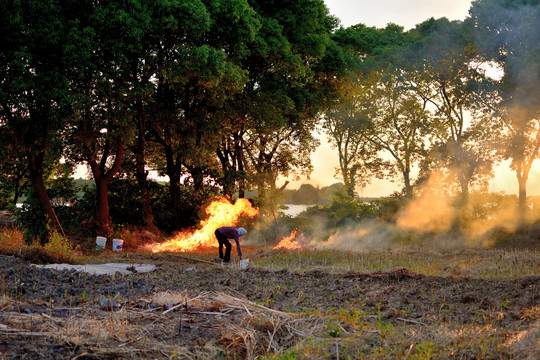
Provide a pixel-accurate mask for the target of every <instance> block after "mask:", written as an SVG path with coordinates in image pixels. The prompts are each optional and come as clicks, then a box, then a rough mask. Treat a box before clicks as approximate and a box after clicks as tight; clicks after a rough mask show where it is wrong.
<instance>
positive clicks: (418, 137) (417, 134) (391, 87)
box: [367, 67, 431, 196]
mask: <svg viewBox="0 0 540 360" xmlns="http://www.w3.org/2000/svg"><path fill="white" fill-rule="evenodd" d="M408 75H409V73H408V72H407V71H406V70H402V69H392V68H390V67H388V68H386V69H383V70H382V73H379V74H377V75H376V77H377V79H378V81H376V83H375V85H374V86H373V90H372V92H373V94H372V96H371V101H370V103H371V109H372V112H371V113H370V114H369V117H370V120H369V131H368V134H367V137H368V138H369V140H370V141H371V142H373V144H375V145H376V146H377V147H378V148H379V149H382V150H384V151H386V152H387V153H389V154H390V155H391V157H392V159H393V161H394V166H393V167H394V169H396V170H397V171H398V172H399V173H400V174H402V177H403V184H404V187H405V193H406V194H407V195H408V196H411V195H412V190H413V188H412V184H411V169H412V166H413V165H414V164H418V162H419V161H420V160H421V159H423V158H424V157H425V156H426V149H425V147H426V146H425V139H426V136H427V134H428V131H429V127H430V120H431V117H430V115H429V113H428V111H427V110H426V102H422V101H421V99H420V98H419V97H418V96H417V95H416V93H415V92H414V91H413V90H412V89H411V88H410V87H409V82H408V80H407V77H408Z"/></svg>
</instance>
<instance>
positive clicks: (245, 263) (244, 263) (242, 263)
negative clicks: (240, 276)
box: [240, 259, 249, 270]
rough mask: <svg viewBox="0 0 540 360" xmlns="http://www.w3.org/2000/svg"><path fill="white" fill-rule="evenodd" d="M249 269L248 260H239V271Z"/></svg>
mask: <svg viewBox="0 0 540 360" xmlns="http://www.w3.org/2000/svg"><path fill="white" fill-rule="evenodd" d="M248 267H249V259H245V260H244V259H242V260H240V269H242V270H246V269H247V268H248Z"/></svg>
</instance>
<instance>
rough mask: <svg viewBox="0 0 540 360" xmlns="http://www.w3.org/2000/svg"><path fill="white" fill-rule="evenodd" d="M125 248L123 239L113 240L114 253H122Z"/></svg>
mask: <svg viewBox="0 0 540 360" xmlns="http://www.w3.org/2000/svg"><path fill="white" fill-rule="evenodd" d="M123 246H124V240H122V239H113V241H112V250H113V251H122V247H123Z"/></svg>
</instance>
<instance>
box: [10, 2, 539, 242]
mask: <svg viewBox="0 0 540 360" xmlns="http://www.w3.org/2000/svg"><path fill="white" fill-rule="evenodd" d="M0 4H1V7H0V8H1V11H0V17H1V19H0V20H1V21H0V27H1V34H2V36H0V57H1V63H0V137H1V138H2V141H1V142H0V144H1V145H0V151H1V154H2V157H1V160H0V175H1V177H0V195H1V199H0V200H1V201H2V203H3V204H4V205H6V204H10V203H11V204H15V203H16V202H17V200H18V199H19V198H20V197H21V195H23V194H25V193H26V192H28V190H29V189H30V190H31V196H30V197H31V198H32V199H34V200H35V201H34V205H33V206H34V207H35V208H36V209H38V210H37V212H38V213H41V214H42V215H43V217H44V220H43V221H44V222H45V223H47V224H48V226H49V227H50V228H51V229H54V228H55V227H56V226H57V223H58V222H57V220H56V219H57V216H56V213H55V204H54V203H53V202H51V198H54V197H57V196H58V192H62V191H64V192H66V193H69V192H70V191H72V190H73V186H72V184H71V185H70V184H69V181H68V180H67V179H69V177H70V176H71V174H72V172H73V169H74V168H75V166H76V165H77V164H86V165H87V166H88V168H89V169H90V173H91V175H92V178H93V180H94V182H95V185H96V186H95V189H94V190H92V191H87V192H86V198H85V199H86V201H85V202H84V204H85V205H84V208H82V209H79V211H80V216H79V217H77V218H78V219H83V218H86V219H87V220H88V221H89V222H91V223H92V224H93V226H95V229H98V230H99V231H100V233H102V234H107V233H110V232H111V228H112V227H113V224H112V222H111V217H114V216H113V215H111V206H110V202H111V201H112V200H111V199H114V201H122V196H124V198H125V199H126V200H125V202H128V200H127V197H130V199H131V198H133V200H129V201H132V202H130V208H131V209H136V212H137V214H136V216H137V217H138V218H140V224H142V225H146V226H148V227H149V228H152V227H155V226H156V223H163V224H167V226H168V228H169V230H173V229H179V228H181V227H185V226H188V225H190V222H191V220H192V219H195V218H196V215H195V214H196V213H197V211H198V210H197V209H199V208H200V207H201V206H202V205H203V204H205V203H206V202H207V201H208V200H209V199H211V198H212V197H214V196H216V195H222V196H229V197H231V198H232V197H245V196H246V192H247V191H248V190H256V193H257V196H256V198H254V199H252V201H253V202H254V203H256V205H257V206H261V207H267V208H269V209H273V208H274V205H275V204H276V203H277V201H278V199H279V198H280V197H281V196H282V195H283V194H282V193H283V191H284V190H285V187H282V188H278V187H277V185H276V180H277V179H278V178H291V177H295V176H297V175H305V174H309V172H310V171H311V169H312V164H311V162H310V154H311V153H312V152H313V151H314V150H315V149H316V148H317V146H318V141H317V140H316V138H315V137H314V133H315V132H316V131H324V132H326V133H327V134H328V136H329V138H330V140H331V143H332V145H333V146H334V148H335V150H336V152H337V153H338V156H339V167H338V169H336V176H337V178H338V179H339V180H342V181H343V183H344V185H345V189H344V192H345V193H346V194H347V195H348V196H350V197H354V196H355V195H356V191H357V190H358V189H359V188H361V187H363V186H365V185H366V184H368V183H369V181H370V180H371V179H374V178H389V179H393V180H394V181H399V182H401V183H402V184H403V192H402V195H403V196H404V197H406V198H412V197H414V196H415V195H416V194H417V193H418V192H421V191H422V190H421V189H422V186H423V185H424V184H427V183H432V182H433V181H435V180H433V178H434V176H436V177H437V179H438V180H437V181H439V182H440V183H441V184H443V185H441V186H440V187H441V189H444V190H445V191H448V192H450V193H452V194H455V196H456V198H457V199H458V205H457V208H459V207H460V206H459V204H461V206H462V207H465V206H466V204H467V201H468V198H469V194H470V193H471V192H472V191H481V190H482V189H485V188H486V184H487V181H488V180H489V179H490V177H492V176H493V166H494V165H495V164H496V163H497V162H500V161H503V160H509V161H510V162H511V167H512V169H513V170H514V171H515V172H516V179H517V181H518V184H519V203H520V206H521V211H522V213H523V214H525V212H526V209H527V204H526V184H527V179H528V175H529V171H530V169H531V166H532V163H533V161H534V160H535V159H536V158H537V157H538V151H539V148H540V126H539V125H538V122H539V120H540V117H539V109H540V104H539V103H540V100H539V97H538V93H539V92H538V90H539V89H538V87H539V86H540V75H539V74H540V44H539V41H540V40H539V36H538V34H539V33H540V28H539V27H540V21H539V18H540V1H539V0H475V1H473V2H472V6H471V9H470V14H469V17H467V18H466V19H465V20H464V21H449V20H448V19H446V18H441V19H433V18H432V19H428V20H426V21H424V22H422V23H421V24H418V25H417V26H416V27H415V28H413V29H411V30H409V31H404V29H403V27H401V26H399V25H395V24H389V25H387V26H386V27H385V28H374V27H367V26H365V25H363V24H358V25H354V26H351V27H348V28H344V27H341V26H340V25H339V21H338V19H336V18H335V17H333V16H332V15H330V14H329V11H328V8H327V7H326V6H325V4H324V2H323V1H322V0H300V1H283V0H277V1H260V0H227V1H214V0H212V1H209V0H183V1H161V0H136V1H130V2H125V1H116V0H111V1H106V2H96V1H75V0H73V1H65V0H64V1H61V0H51V1H37V0H31V1H26V2H24V3H20V2H13V1H4V0H0ZM491 70H495V73H496V75H491V74H490V71H491ZM415 167H417V168H419V169H420V173H419V175H418V177H416V178H412V175H411V169H413V168H415ZM150 169H153V170H156V171H157V173H158V174H159V175H163V176H168V178H169V179H170V181H169V182H168V183H167V184H161V183H157V182H155V181H152V180H150V179H149V178H148V171H149V170H150ZM331 175H333V174H329V176H331ZM285 186H286V185H285ZM111 187H113V188H114V190H111ZM68 189H71V190H69V191H68ZM55 191H56V193H55ZM122 194H123V195H122ZM117 205H118V204H116V206H117ZM119 211H120V212H121V211H122V210H119ZM163 213H167V217H166V219H164V218H163ZM134 216H135V215H134ZM159 217H161V220H159V221H158V219H157V218H159ZM523 219H525V215H523ZM523 221H525V220H523ZM158 227H159V225H158Z"/></svg>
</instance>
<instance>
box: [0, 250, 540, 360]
mask: <svg viewBox="0 0 540 360" xmlns="http://www.w3.org/2000/svg"><path fill="white" fill-rule="evenodd" d="M214 252H215V250H214V249H206V250H204V249H202V250H200V251H197V252H192V253H181V254H159V255H150V254H142V253H123V254H114V253H112V252H109V251H105V252H103V253H101V254H99V255H97V254H96V255H94V256H92V257H90V258H87V259H86V260H87V261H88V262H93V263H110V262H124V263H133V264H139V263H144V264H154V265H157V270H156V271H153V272H150V273H133V274H131V275H119V274H115V275H90V274H86V273H78V272H74V271H56V270H46V269H41V268H38V267H35V266H32V265H31V264H30V262H27V261H24V260H21V259H19V258H17V257H9V256H0V286H1V290H2V297H1V302H0V357H1V358H2V359H40V358H41V359H124V358H125V359H175V358H178V359H362V358H365V359H449V358H450V359H537V358H539V357H540V276H539V275H540V253H539V252H538V251H537V250H526V249H522V250H516V249H512V250H510V249H505V250H503V249H500V250H471V249H468V250H466V249H463V250H447V251H440V250H435V249H433V250H430V249H422V250H420V249H407V248H401V249H394V250H390V249H385V250H371V251H363V252H338V251H330V250H327V251H323V250H302V251H284V250H272V249H263V248H260V247H259V248H255V247H253V248H249V247H248V248H246V249H244V253H245V255H246V257H249V258H250V266H249V268H248V269H247V270H241V269H240V268H239V266H238V262H237V258H233V260H236V261H233V263H232V264H230V265H222V264H220V263H218V262H215V261H214V257H215V255H216V254H214Z"/></svg>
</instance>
